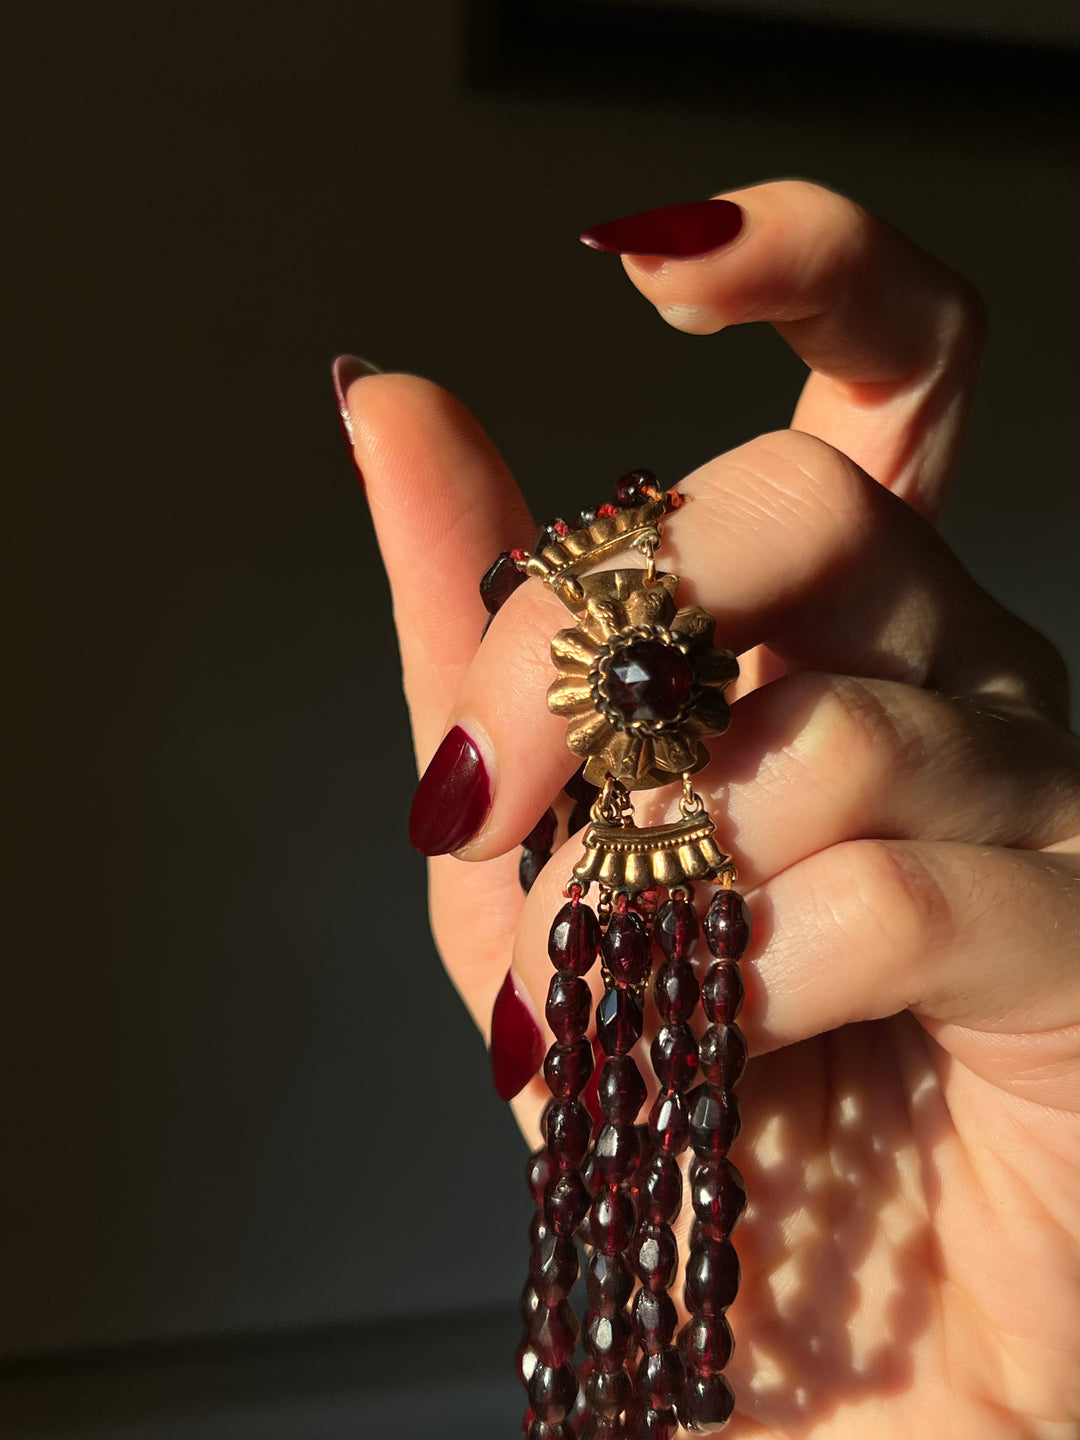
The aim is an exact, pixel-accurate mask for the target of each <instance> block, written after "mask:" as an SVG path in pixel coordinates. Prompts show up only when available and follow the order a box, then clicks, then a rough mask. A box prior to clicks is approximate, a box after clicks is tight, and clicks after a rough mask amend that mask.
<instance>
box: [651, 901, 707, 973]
mask: <svg viewBox="0 0 1080 1440" xmlns="http://www.w3.org/2000/svg"><path fill="white" fill-rule="evenodd" d="M653 933H654V935H655V936H656V939H657V942H658V943H659V945H660V949H661V950H663V952H664V954H665V955H666V956H667V958H668V959H669V960H689V959H690V957H691V955H693V953H694V950H695V948H696V946H697V942H698V935H699V934H700V929H699V926H698V918H697V912H696V911H695V909H694V907H693V905H691V904H690V902H689V900H687V899H686V897H685V895H676V896H673V898H672V899H670V900H668V901H667V903H666V904H664V905H661V907H660V909H659V910H658V911H657V915H656V919H655V921H654V922H653Z"/></svg>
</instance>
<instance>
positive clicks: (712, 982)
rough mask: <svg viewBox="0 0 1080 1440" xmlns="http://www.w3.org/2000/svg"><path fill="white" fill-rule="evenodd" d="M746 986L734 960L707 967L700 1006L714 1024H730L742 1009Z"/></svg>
mask: <svg viewBox="0 0 1080 1440" xmlns="http://www.w3.org/2000/svg"><path fill="white" fill-rule="evenodd" d="M745 994H746V987H745V986H744V984H743V978H742V974H741V973H740V971H739V967H738V965H736V964H735V963H734V961H730V960H725V961H722V962H720V963H718V964H716V965H712V966H710V968H709V973H708V974H707V975H706V976H705V981H704V983H703V985H702V987H701V1008H702V1009H703V1010H704V1011H705V1014H706V1015H707V1016H708V1018H709V1019H710V1020H711V1021H712V1022H713V1024H714V1025H730V1024H731V1023H732V1021H733V1020H734V1019H735V1017H736V1015H738V1013H739V1011H740V1010H741V1009H742V1003H743V998H744V996H745Z"/></svg>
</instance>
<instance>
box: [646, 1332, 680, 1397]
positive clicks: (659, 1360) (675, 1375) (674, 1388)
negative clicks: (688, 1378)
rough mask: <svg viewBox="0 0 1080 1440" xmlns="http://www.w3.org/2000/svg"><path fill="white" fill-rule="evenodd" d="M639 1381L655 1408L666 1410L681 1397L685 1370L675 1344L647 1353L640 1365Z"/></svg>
mask: <svg viewBox="0 0 1080 1440" xmlns="http://www.w3.org/2000/svg"><path fill="white" fill-rule="evenodd" d="M637 1381H638V1384H639V1385H640V1387H641V1388H642V1390H643V1391H644V1392H645V1395H646V1397H647V1398H648V1400H649V1404H650V1407H651V1408H652V1409H653V1410H666V1409H668V1408H669V1407H670V1406H671V1405H672V1404H674V1402H675V1401H676V1400H678V1399H680V1398H681V1395H682V1389H683V1382H684V1371H683V1362H682V1356H681V1355H680V1354H679V1352H678V1350H676V1349H675V1347H674V1345H669V1346H667V1347H666V1348H665V1349H663V1350H659V1351H657V1352H656V1353H655V1354H652V1355H646V1356H645V1357H644V1358H643V1359H642V1362H641V1364H640V1365H639V1366H638V1372H637Z"/></svg>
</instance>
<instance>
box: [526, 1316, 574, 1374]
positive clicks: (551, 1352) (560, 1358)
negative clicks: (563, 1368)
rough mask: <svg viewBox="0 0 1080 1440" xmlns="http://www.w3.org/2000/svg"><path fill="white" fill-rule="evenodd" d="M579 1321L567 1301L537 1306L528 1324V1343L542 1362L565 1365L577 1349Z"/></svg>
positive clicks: (544, 1363)
mask: <svg viewBox="0 0 1080 1440" xmlns="http://www.w3.org/2000/svg"><path fill="white" fill-rule="evenodd" d="M580 1333H581V1323H580V1321H579V1320H578V1318H577V1316H576V1315H575V1314H574V1311H573V1308H572V1306H571V1305H570V1302H569V1301H568V1300H562V1301H560V1302H559V1303H558V1304H556V1305H552V1306H550V1307H549V1306H547V1305H541V1306H540V1308H539V1309H538V1310H537V1312H536V1314H535V1315H534V1316H533V1319H532V1324H531V1325H530V1326H529V1343H530V1345H531V1346H532V1347H533V1349H534V1350H535V1351H536V1353H537V1355H538V1356H539V1357H540V1363H541V1364H542V1365H553V1366H555V1365H565V1364H566V1362H567V1360H569V1359H570V1358H571V1356H572V1355H573V1353H574V1351H575V1349H576V1348H577V1341H578V1335H579V1334H580Z"/></svg>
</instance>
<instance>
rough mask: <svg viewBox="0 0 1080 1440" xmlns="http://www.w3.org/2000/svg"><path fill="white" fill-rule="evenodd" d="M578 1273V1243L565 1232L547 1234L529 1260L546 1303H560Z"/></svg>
mask: <svg viewBox="0 0 1080 1440" xmlns="http://www.w3.org/2000/svg"><path fill="white" fill-rule="evenodd" d="M577 1277H578V1256H577V1246H576V1245H575V1244H574V1242H573V1240H571V1239H570V1238H569V1237H568V1236H566V1235H554V1234H551V1235H545V1236H544V1238H543V1240H541V1242H540V1244H539V1245H537V1246H536V1248H535V1250H534V1251H533V1256H532V1259H531V1261H530V1262H529V1279H530V1281H531V1282H532V1288H533V1290H534V1291H535V1292H536V1294H537V1296H538V1297H539V1299H540V1300H541V1301H542V1302H543V1304H545V1305H557V1304H558V1303H559V1301H560V1300H565V1299H566V1297H567V1296H568V1295H569V1294H570V1291H571V1290H572V1289H573V1288H574V1282H575V1281H576V1280H577Z"/></svg>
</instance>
